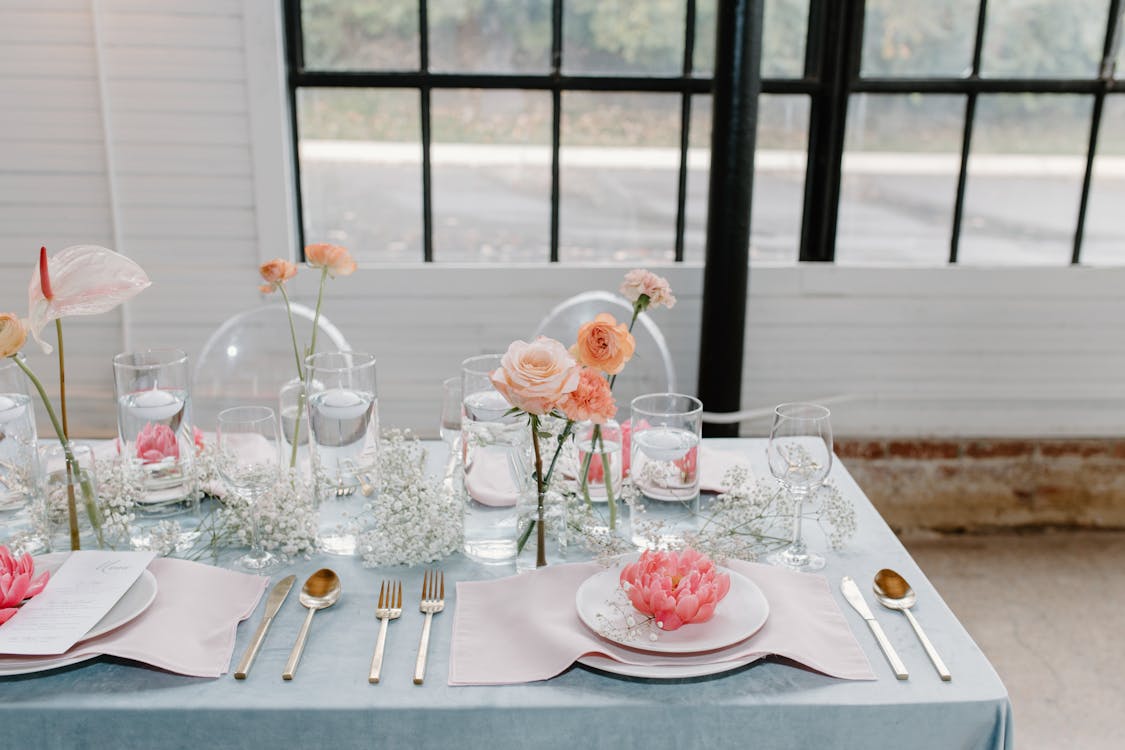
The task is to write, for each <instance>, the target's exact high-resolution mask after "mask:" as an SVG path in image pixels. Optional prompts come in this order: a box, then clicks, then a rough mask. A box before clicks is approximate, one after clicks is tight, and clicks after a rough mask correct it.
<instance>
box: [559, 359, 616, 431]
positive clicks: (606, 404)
mask: <svg viewBox="0 0 1125 750" xmlns="http://www.w3.org/2000/svg"><path fill="white" fill-rule="evenodd" d="M559 409H560V410H561V411H562V413H563V414H564V415H566V418H567V419H572V420H574V421H575V422H593V423H594V424H605V423H606V422H608V421H609V420H611V419H613V417H614V415H615V414H617V403H616V402H615V401H614V400H613V392H612V391H611V390H610V389H609V382H608V381H606V379H605V377H604V376H602V374H601V373H600V372H598V371H597V370H595V369H593V368H590V367H583V368H582V370H581V371H580V372H579V375H578V387H577V388H575V389H574V390H573V391H571V392H570V393H568V394H567V395H566V397H565V398H564V399H563V400H562V402H561V403H560V404H559Z"/></svg>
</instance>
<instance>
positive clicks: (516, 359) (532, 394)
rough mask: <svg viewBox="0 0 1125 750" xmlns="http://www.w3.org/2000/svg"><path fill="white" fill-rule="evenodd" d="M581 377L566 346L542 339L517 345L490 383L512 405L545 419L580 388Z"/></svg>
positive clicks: (520, 342) (514, 344) (507, 354)
mask: <svg viewBox="0 0 1125 750" xmlns="http://www.w3.org/2000/svg"><path fill="white" fill-rule="evenodd" d="M578 373H579V367H578V364H577V363H576V362H575V361H574V358H573V357H571V356H570V354H568V353H567V351H566V347H565V346H563V345H562V344H561V343H559V342H558V341H555V340H554V339H549V338H547V337H546V336H540V337H539V338H537V339H535V341H532V342H531V343H530V344H529V343H527V342H526V341H513V342H512V344H511V346H509V347H508V351H507V352H505V353H504V356H503V358H502V359H501V360H500V367H498V368H497V369H496V371H495V372H493V373H492V374H491V375H490V376H489V380H491V381H492V385H493V387H494V388H496V390H497V391H499V392H500V395H502V396H503V397H504V398H505V399H506V400H507V401H508V403H509V404H511V405H512V406H514V407H516V408H517V409H521V410H523V411H525V412H527V413H528V414H538V415H540V416H542V415H544V414H548V413H550V412H551V411H552V410H553V409H556V408H558V406H559V404H560V403H562V401H563V399H564V398H566V396H567V394H569V393H570V392H571V391H573V390H574V389H575V388H577V387H578V381H579V374H578Z"/></svg>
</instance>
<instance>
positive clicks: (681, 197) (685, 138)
mask: <svg viewBox="0 0 1125 750" xmlns="http://www.w3.org/2000/svg"><path fill="white" fill-rule="evenodd" d="M685 12H686V14H687V17H686V18H685V20H684V65H683V74H684V81H685V83H686V82H687V81H688V80H690V79H691V70H692V57H693V55H694V54H695V0H687V9H686V11H685ZM680 97H681V99H680V174H679V181H678V183H677V187H676V262H677V263H679V262H682V261H683V259H684V226H685V224H686V223H687V216H686V214H687V178H688V146H689V145H690V139H691V94H689V93H688V92H687V90H686V88H685V90H684V92H683V93H682V94H680Z"/></svg>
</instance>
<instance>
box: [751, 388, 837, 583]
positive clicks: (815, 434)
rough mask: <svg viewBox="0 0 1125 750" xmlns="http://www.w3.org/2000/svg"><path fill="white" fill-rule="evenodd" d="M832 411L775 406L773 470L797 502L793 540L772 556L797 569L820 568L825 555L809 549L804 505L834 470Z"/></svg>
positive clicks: (771, 446) (771, 442)
mask: <svg viewBox="0 0 1125 750" xmlns="http://www.w3.org/2000/svg"><path fill="white" fill-rule="evenodd" d="M830 417H831V413H830V412H829V411H828V409H827V408H825V407H823V406H821V405H819V404H781V405H780V406H778V407H777V408H776V409H774V414H773V426H772V427H771V428H770V439H769V443H768V445H767V447H766V457H767V458H768V459H769V466H770V473H771V474H773V476H774V478H775V479H777V481H778V482H779V483H780V484H781V486H782V487H784V488H785V490H786V491H787V492H788V493H789V495H790V499H791V501H792V503H793V540H792V541H791V542H790V543H789V545H788V546H787V547H785V548H784V549H783V550H781V551H779V552H776V553H774V554H773V555H771V556H770V557H769V562H770V563H772V564H774V565H780V566H782V567H786V568H790V569H793V570H820V569H821V568H823V567H824V557H823V556H821V555H819V554H817V553H815V552H809V550H808V549H807V548H806V547H805V540H804V539H803V538H802V536H801V520H802V514H803V510H804V508H803V506H804V503H805V500H807V499H808V498H809V497H810V496H811V495H812V494H813V493H814V492H815V491H816V489H817V488H818V487H820V486H821V485H822V484H823V483H824V480H825V479H827V478H828V472H829V471H830V470H831V469H832V423H831V421H830Z"/></svg>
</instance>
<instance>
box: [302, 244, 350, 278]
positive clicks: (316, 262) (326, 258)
mask: <svg viewBox="0 0 1125 750" xmlns="http://www.w3.org/2000/svg"><path fill="white" fill-rule="evenodd" d="M305 261H306V262H307V263H308V264H309V267H310V268H327V269H328V273H329V274H331V275H332V276H333V277H336V276H347V275H348V274H350V273H351V272H352V271H354V270H355V269H356V264H355V261H354V260H352V256H351V254H350V253H348V251H347V249H346V248H343V247H340V246H339V245H329V244H327V243H325V242H318V243H317V244H315V245H308V246H307V247H305Z"/></svg>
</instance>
